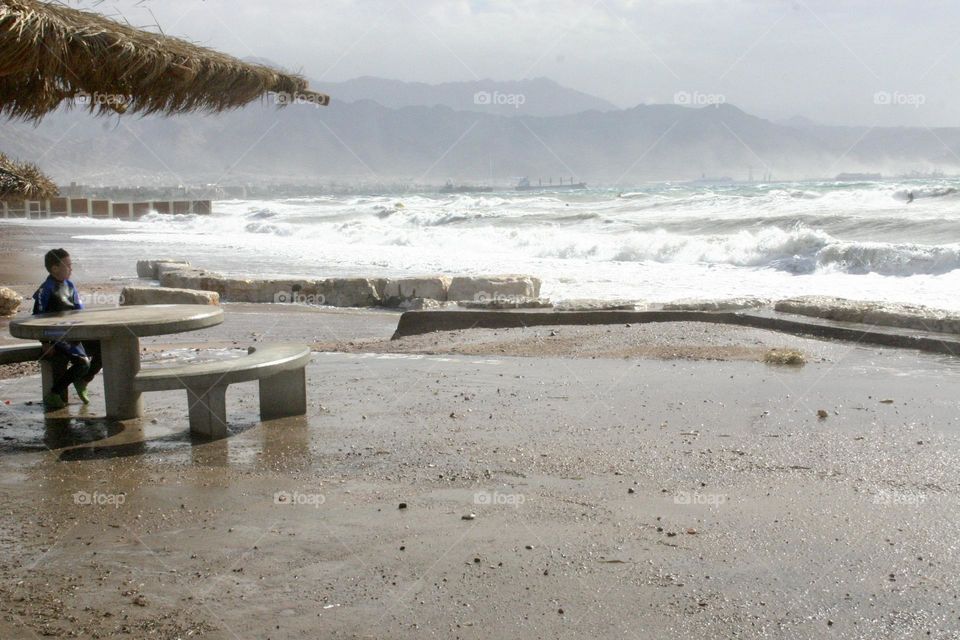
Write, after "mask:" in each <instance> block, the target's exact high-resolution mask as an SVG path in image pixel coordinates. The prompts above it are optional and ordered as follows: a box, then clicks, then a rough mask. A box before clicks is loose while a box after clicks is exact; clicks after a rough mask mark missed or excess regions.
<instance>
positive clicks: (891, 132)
mask: <svg viewBox="0 0 960 640" xmlns="http://www.w3.org/2000/svg"><path fill="white" fill-rule="evenodd" d="M311 87H312V88H316V89H317V90H320V91H324V92H327V93H329V94H330V95H331V97H332V101H331V104H330V106H328V107H317V106H315V105H312V104H291V105H287V106H285V107H283V108H278V107H277V106H276V105H275V104H274V103H273V102H272V101H271V100H269V99H266V100H264V101H263V102H261V103H253V104H251V105H248V106H247V107H245V108H242V109H238V110H236V111H231V112H226V113H221V114H191V115H184V116H175V117H169V118H163V117H159V116H146V117H140V116H126V115H125V116H111V117H108V118H95V117H93V116H91V115H90V114H88V113H87V112H86V111H84V110H82V109H80V108H74V109H72V110H66V109H61V110H59V111H57V112H55V113H53V114H51V115H50V116H48V117H47V118H45V119H44V120H43V121H42V122H41V123H40V124H39V125H37V126H34V125H32V124H28V123H22V122H6V123H4V125H3V129H2V130H0V150H3V151H4V152H6V153H7V154H8V155H11V156H13V157H16V158H18V159H21V160H26V161H31V162H35V163H37V164H38V165H40V166H41V168H43V169H44V170H45V171H46V172H47V173H48V174H49V175H51V176H52V177H53V178H54V179H55V180H57V181H58V182H60V183H61V184H66V183H69V182H71V181H76V182H81V183H88V184H118V185H132V184H144V185H151V184H167V185H169V184H200V183H219V184H241V183H256V184H267V183H297V184H317V185H320V184H325V183H328V182H330V181H341V182H343V181H346V182H353V183H384V182H404V183H416V184H433V185H438V184H443V183H444V182H445V181H446V180H452V181H454V182H465V183H474V184H479V183H489V184H494V185H501V186H507V185H510V184H513V183H514V182H515V181H516V179H517V178H519V177H521V176H528V177H530V178H531V180H534V181H535V180H537V179H538V178H541V177H542V178H543V179H544V180H546V179H547V178H552V179H554V180H556V179H558V178H561V177H562V178H564V179H570V178H574V179H577V180H585V181H587V182H589V183H590V184H592V185H619V186H629V185H631V184H638V183H642V182H647V181H655V180H689V179H697V178H701V177H713V176H729V177H732V178H735V179H746V178H747V177H748V175H753V176H754V177H757V178H760V177H761V176H770V177H772V178H773V179H799V178H820V177H831V176H833V175H835V174H837V173H840V172H850V171H857V172H882V173H886V174H889V173H899V172H906V171H934V170H938V171H943V172H946V173H953V172H956V171H957V170H958V168H960V129H956V128H941V129H924V128H870V127H836V126H824V125H819V124H817V123H814V122H811V121H809V120H806V119H804V118H793V119H791V120H788V121H783V122H772V121H769V120H766V119H763V118H759V117H756V116H753V115H750V114H748V113H746V112H744V111H742V110H741V109H739V108H737V107H735V106H733V105H729V104H719V105H710V106H705V107H700V108H695V107H689V106H682V105H673V104H670V105H638V106H635V107H633V108H629V109H619V108H617V107H616V106H615V105H612V104H610V103H608V102H606V101H604V100H602V99H600V98H595V97H592V96H589V95H587V94H584V93H581V92H579V91H575V90H572V89H568V88H565V87H563V86H561V85H559V84H557V83H555V82H553V81H551V80H548V79H544V78H538V79H533V80H522V81H516V82H495V81H492V80H484V81H477V82H456V83H445V84H440V85H427V84H423V83H405V82H399V81H395V80H383V79H377V78H369V77H365V78H357V79H356V80H351V81H347V82H342V83H324V82H314V83H312V84H311ZM495 96H496V97H495ZM504 96H506V97H504ZM519 96H522V101H521V98H520V97H519ZM488 98H489V99H488ZM510 100H513V102H510ZM518 103H519V104H518Z"/></svg>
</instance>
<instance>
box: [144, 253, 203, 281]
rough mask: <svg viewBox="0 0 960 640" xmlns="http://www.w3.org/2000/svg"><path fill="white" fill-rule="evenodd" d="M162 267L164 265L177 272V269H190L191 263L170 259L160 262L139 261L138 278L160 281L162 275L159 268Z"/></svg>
mask: <svg viewBox="0 0 960 640" xmlns="http://www.w3.org/2000/svg"><path fill="white" fill-rule="evenodd" d="M160 265H164V266H165V267H166V268H167V269H168V270H175V268H177V267H179V268H180V269H183V268H189V267H190V263H189V262H187V261H186V260H173V259H170V258H163V259H160V260H138V261H137V277H138V278H145V279H147V280H159V279H160V273H159V271H158V268H159V267H160Z"/></svg>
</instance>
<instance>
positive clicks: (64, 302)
mask: <svg viewBox="0 0 960 640" xmlns="http://www.w3.org/2000/svg"><path fill="white" fill-rule="evenodd" d="M43 265H44V266H45V267H46V268H47V272H48V273H49V274H50V275H49V276H47V279H46V280H45V281H44V282H43V284H42V285H40V288H39V289H37V291H36V293H34V294H33V314H34V315H37V314H41V313H59V312H61V311H79V310H80V309H83V303H82V302H81V301H80V294H79V293H78V292H77V288H76V287H75V286H74V284H73V283H72V282H70V274H71V273H72V272H73V265H72V264H71V261H70V254H69V253H67V251H66V250H65V249H51V250H50V251H48V252H47V254H46V255H45V256H44V257H43ZM44 347H45V349H44V353H43V357H44V358H51V359H55V360H59V361H60V362H61V363H63V364H65V365H68V366H67V368H66V371H65V372H64V373H63V375H61V376H59V377H58V378H57V379H56V380H54V382H53V387H52V388H51V389H50V391H49V392H48V393H47V395H46V396H44V398H43V404H44V405H46V407H47V408H48V409H62V408H63V407H65V406H66V405H67V388H68V387H69V386H70V385H71V384H72V385H73V386H74V388H75V389H76V390H77V395H78V396H79V397H80V400H82V401H83V404H90V394H89V393H88V392H87V385H88V384H90V381H91V380H93V378H94V376H96V375H97V373H98V372H99V371H100V368H101V366H102V363H101V361H100V342H99V341H89V340H88V341H84V342H68V341H67V340H57V341H56V342H53V343H49V342H45V343H44Z"/></svg>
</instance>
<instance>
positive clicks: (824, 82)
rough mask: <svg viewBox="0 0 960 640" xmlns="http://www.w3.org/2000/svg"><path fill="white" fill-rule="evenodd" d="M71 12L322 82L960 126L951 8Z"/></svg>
mask: <svg viewBox="0 0 960 640" xmlns="http://www.w3.org/2000/svg"><path fill="white" fill-rule="evenodd" d="M71 4H72V5H73V6H79V7H80V8H85V9H92V10H96V11H100V12H101V13H105V14H107V15H110V16H111V17H121V16H122V17H123V18H125V19H126V20H128V21H129V22H130V23H131V24H133V25H134V26H138V27H149V28H154V25H159V26H160V27H161V28H162V29H163V30H164V32H165V33H167V34H169V35H176V36H179V37H183V38H186V39H188V40H191V41H193V42H196V43H199V44H203V45H206V46H210V47H213V48H216V49H219V50H222V51H224V52H227V53H230V54H233V55H237V56H241V57H246V56H259V57H264V58H269V59H270V60H273V61H275V62H277V63H279V64H282V65H284V66H285V67H287V68H290V69H292V70H295V71H300V72H302V73H304V74H305V75H307V76H308V77H310V78H314V79H323V80H328V81H338V80H346V79H350V78H354V77H357V76H362V75H373V76H381V77H385V78H393V79H399V80H408V81H420V82H429V83H438V82H445V81H455V80H475V79H481V78H493V79H495V80H519V79H523V78H534V77H538V76H546V77H549V78H552V79H553V80H555V81H557V82H559V83H560V84H563V85H565V86H568V87H572V88H574V89H578V90H580V91H584V92H587V93H591V94H594V95H597V96H600V97H602V98H605V99H607V100H609V101H611V102H613V103H615V104H617V105H619V106H622V107H629V106H634V105H636V104H639V103H671V102H673V101H674V99H675V96H676V95H677V94H678V93H680V92H683V93H685V94H687V95H690V96H693V97H694V99H696V97H698V96H699V99H700V100H709V99H710V98H711V97H714V98H716V97H722V99H724V100H725V101H726V102H729V103H732V104H735V105H737V106H739V107H741V108H743V109H744V110H746V111H748V112H751V113H754V114H757V115H760V116H763V117H768V118H774V119H777V118H787V117H791V116H794V115H801V116H805V117H809V118H812V119H814V120H817V121H820V122H824V123H830V124H860V125H912V126H960V77H958V76H960V73H958V69H960V34H958V32H957V25H958V24H960V2H956V0H951V1H946V0H944V1H940V0H913V1H910V2H908V1H905V0H792V1H791V0H786V1H781V0H638V1H631V0H596V1H594V0H582V1H578V2H572V1H567V0H549V1H548V0H509V1H508V0H474V1H467V0H449V1H441V0H356V1H350V0H326V1H321V0H314V1H300V0H272V1H266V0H264V1H253V0H163V1H162V2H161V1H160V0H140V1H139V2H137V1H136V0H106V1H104V2H100V3H94V2H92V1H89V0H84V1H82V2H79V3H77V2H73V3H71ZM334 97H335V96H334Z"/></svg>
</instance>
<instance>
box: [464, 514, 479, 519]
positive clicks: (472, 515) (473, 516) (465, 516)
mask: <svg viewBox="0 0 960 640" xmlns="http://www.w3.org/2000/svg"><path fill="white" fill-rule="evenodd" d="M476 517H477V514H475V513H468V514H466V515H463V516H460V519H461V520H475V519H476Z"/></svg>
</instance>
